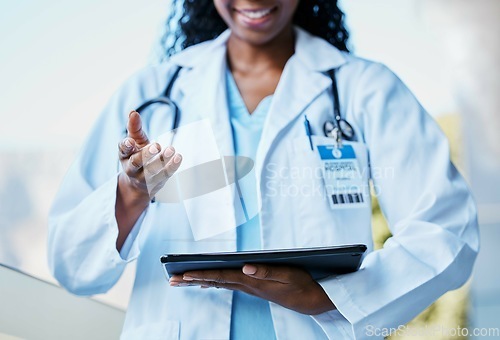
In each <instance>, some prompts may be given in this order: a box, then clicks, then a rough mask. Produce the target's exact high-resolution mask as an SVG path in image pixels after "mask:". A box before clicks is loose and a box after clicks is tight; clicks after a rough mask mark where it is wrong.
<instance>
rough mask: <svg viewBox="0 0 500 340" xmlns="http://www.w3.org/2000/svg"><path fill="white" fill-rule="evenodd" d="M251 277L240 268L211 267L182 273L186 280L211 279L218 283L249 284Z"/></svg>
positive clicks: (183, 278)
mask: <svg viewBox="0 0 500 340" xmlns="http://www.w3.org/2000/svg"><path fill="white" fill-rule="evenodd" d="M249 279H250V280H251V278H249V277H248V276H247V275H245V274H243V272H242V271H241V270H239V269H210V270H197V271H190V272H186V273H184V274H183V275H182V280H184V281H188V282H189V281H211V282H217V283H238V284H242V285H247V284H248V283H249V281H250V280H249Z"/></svg>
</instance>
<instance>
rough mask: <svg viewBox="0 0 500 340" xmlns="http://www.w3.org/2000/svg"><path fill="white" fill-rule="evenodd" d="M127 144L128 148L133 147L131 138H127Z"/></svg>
mask: <svg viewBox="0 0 500 340" xmlns="http://www.w3.org/2000/svg"><path fill="white" fill-rule="evenodd" d="M125 146H126V147H127V148H131V147H132V143H130V139H125Z"/></svg>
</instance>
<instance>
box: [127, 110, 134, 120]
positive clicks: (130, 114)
mask: <svg viewBox="0 0 500 340" xmlns="http://www.w3.org/2000/svg"><path fill="white" fill-rule="evenodd" d="M134 112H135V110H132V111H130V113H129V114H128V117H129V118H130V116H132V113H134Z"/></svg>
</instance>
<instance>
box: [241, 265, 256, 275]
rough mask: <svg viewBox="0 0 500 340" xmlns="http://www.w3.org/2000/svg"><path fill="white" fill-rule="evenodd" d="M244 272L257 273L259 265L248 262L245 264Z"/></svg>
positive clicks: (248, 273)
mask: <svg viewBox="0 0 500 340" xmlns="http://www.w3.org/2000/svg"><path fill="white" fill-rule="evenodd" d="M243 273H244V274H247V275H253V274H255V273H257V267H255V266H252V265H248V264H247V265H245V266H243Z"/></svg>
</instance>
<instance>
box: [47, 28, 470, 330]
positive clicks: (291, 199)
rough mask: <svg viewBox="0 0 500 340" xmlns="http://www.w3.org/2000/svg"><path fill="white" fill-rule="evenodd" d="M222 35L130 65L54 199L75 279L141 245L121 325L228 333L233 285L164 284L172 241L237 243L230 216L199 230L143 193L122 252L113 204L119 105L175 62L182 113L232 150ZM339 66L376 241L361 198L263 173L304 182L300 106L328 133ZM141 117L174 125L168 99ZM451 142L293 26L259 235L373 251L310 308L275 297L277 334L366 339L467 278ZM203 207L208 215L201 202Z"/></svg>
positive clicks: (384, 74) (388, 75)
mask: <svg viewBox="0 0 500 340" xmlns="http://www.w3.org/2000/svg"><path fill="white" fill-rule="evenodd" d="M228 36H229V32H228V31H226V32H225V33H223V34H222V35H221V36H220V37H219V38H217V39H215V40H214V41H210V42H205V43H202V44H199V45H197V46H194V47H191V48H188V49H186V50H185V51H183V52H181V53H179V54H177V55H176V56H174V57H173V58H171V60H170V61H169V62H168V63H165V64H162V65H160V66H155V67H148V68H146V69H144V70H142V71H141V72H139V73H138V74H136V75H135V76H133V77H132V78H131V79H129V80H128V81H127V82H126V83H125V84H124V85H123V87H122V88H121V89H120V90H119V91H118V92H117V93H116V94H115V95H114V97H113V98H112V99H111V101H110V103H109V104H108V105H107V106H106V108H105V109H104V111H103V112H102V114H101V116H100V118H99V120H98V122H97V124H96V125H95V127H94V129H93V131H92V133H91V135H90V137H89V139H88V140H87V142H86V144H85V146H84V148H83V150H82V152H81V153H80V155H79V156H78V158H77V160H76V162H75V163H74V164H73V166H72V167H71V169H70V170H69V172H68V174H67V176H66V178H65V179H64V181H63V183H62V186H61V189H60V191H59V194H58V196H57V198H56V200H55V203H54V206H53V209H52V211H51V214H50V218H49V225H50V226H49V263H50V267H51V269H52V272H53V274H54V276H55V277H56V278H57V279H58V280H59V282H60V283H61V284H62V285H63V286H64V287H65V288H66V289H67V290H69V291H70V292H73V293H75V294H79V295H80V294H81V295H91V294H99V293H104V292H106V291H107V290H108V289H109V288H111V287H112V286H113V285H114V284H115V282H116V281H117V280H118V279H119V277H120V275H121V273H122V271H123V269H124V267H125V265H126V264H127V263H128V262H130V261H132V260H135V259H137V261H138V262H137V275H136V279H135V284H134V289H133V293H132V297H131V301H130V305H129V308H128V311H127V316H126V321H125V325H124V329H123V333H122V338H123V339H177V338H181V339H228V338H229V329H230V317H231V300H232V292H231V291H228V290H222V289H219V290H215V289H198V288H196V287H186V288H172V287H170V286H169V285H168V283H167V280H166V278H165V275H164V272H163V269H162V267H161V265H160V263H159V258H160V256H161V255H162V254H164V253H166V252H170V253H172V252H174V253H175V252H182V253H185V252H216V251H235V250H236V232H235V230H231V231H229V232H225V233H223V234H222V235H218V236H215V237H213V238H209V239H205V240H201V241H198V242H194V240H193V235H192V233H191V230H190V228H189V223H188V220H187V217H186V212H185V209H184V208H183V205H182V203H179V204H161V203H152V204H151V205H150V206H149V208H148V209H147V210H146V211H145V212H144V213H143V215H142V216H141V218H140V219H139V221H138V222H137V224H136V226H135V227H134V229H133V231H132V233H131V234H130V236H129V237H128V239H127V241H126V244H125V246H124V248H123V250H122V252H121V254H120V253H118V252H117V250H116V248H115V242H116V237H117V233H118V229H117V223H116V220H115V213H114V208H115V199H116V186H117V174H118V172H119V170H120V168H119V165H118V164H119V163H118V159H117V157H118V156H117V151H118V150H117V144H118V142H119V141H120V140H121V139H123V138H124V135H123V132H124V129H125V126H126V122H127V118H128V113H129V112H130V110H132V109H134V108H136V107H138V106H139V105H140V104H141V103H143V102H144V101H146V100H147V99H150V98H153V97H156V96H158V95H159V94H160V93H162V91H163V90H164V88H165V86H166V83H167V81H168V80H169V78H170V75H171V74H172V72H173V70H174V67H173V66H174V65H182V66H183V67H184V68H183V70H182V71H181V74H180V76H179V78H178V80H177V81H176V83H175V86H174V89H173V92H172V98H173V99H174V100H175V101H176V102H177V103H178V105H179V106H180V108H181V111H182V116H181V121H180V125H181V126H182V125H183V124H185V123H186V122H190V121H196V120H198V119H202V118H208V119H209V120H210V122H211V124H212V126H213V130H214V132H215V135H216V140H217V144H218V147H219V149H220V151H221V154H222V155H232V154H233V153H234V151H233V141H232V133H231V126H230V122H229V119H228V109H227V101H226V97H225V73H224V72H225V68H226V58H225V53H226V47H225V46H226V45H225V42H226V39H227V38H228ZM332 68H339V71H338V72H337V81H338V86H339V93H340V102H341V109H342V113H343V115H344V117H345V118H346V119H347V121H349V122H350V123H351V125H352V126H353V127H354V129H355V131H356V134H357V136H358V140H359V142H362V143H364V144H365V145H366V147H367V149H368V154H367V155H363V153H362V152H361V153H360V155H359V156H360V162H361V163H362V164H361V166H362V168H363V169H368V171H366V172H365V175H366V176H365V180H368V177H369V176H371V177H372V179H373V181H374V184H375V186H376V187H377V188H378V190H379V201H380V205H381V207H382V210H383V212H384V215H385V216H386V218H387V221H388V224H389V227H390V229H391V231H392V233H393V235H394V236H393V237H391V238H390V239H389V240H388V241H387V242H386V243H385V245H384V248H383V249H381V250H378V251H373V246H372V234H371V224H370V216H371V209H370V207H367V208H365V209H357V210H346V211H332V210H331V209H330V208H329V205H328V203H327V202H326V201H325V200H324V199H323V198H322V197H317V196H313V197H311V196H310V195H276V194H275V193H276V192H275V191H273V190H275V189H276V188H275V187H273V185H269V182H270V179H273V180H276V177H275V175H276V172H275V169H276V167H277V168H280V169H281V170H282V171H281V172H280V177H279V179H278V182H280V184H283V183H285V184H288V185H290V184H298V185H300V183H295V182H296V181H299V182H300V181H301V180H303V179H300V178H299V179H296V178H293V176H287V174H289V172H290V171H291V170H290V169H291V168H292V167H296V168H298V169H301V168H303V167H308V166H311V164H317V162H318V161H319V160H318V158H316V156H315V155H314V153H312V152H311V151H310V148H309V144H308V140H307V138H306V136H305V131H304V125H303V120H304V119H303V115H304V114H307V117H308V119H309V120H310V122H311V126H312V130H313V132H314V133H315V134H316V135H318V136H320V135H322V125H323V123H324V121H325V120H327V119H331V117H332V111H333V110H332V96H331V80H330V78H329V77H328V75H326V74H325V71H327V70H329V69H332ZM143 119H144V120H145V123H144V126H145V128H146V130H147V133H148V135H149V136H151V138H152V139H154V138H155V136H157V135H158V134H160V133H161V132H162V131H164V128H165V126H170V125H171V120H170V118H169V117H167V116H166V115H162V114H161V109H157V111H155V115H153V116H151V115H149V114H146V115H145V116H144V118H143ZM160 127H162V129H163V130H161V129H160ZM314 138H315V142H321V141H323V140H324V137H316V136H315V137H314ZM327 142H328V140H327ZM306 151H309V152H306ZM449 156H450V155H449V146H448V142H447V140H446V138H445V136H444V135H443V133H442V132H441V130H440V129H439V127H438V126H437V124H436V123H435V122H434V121H433V119H432V118H431V117H429V116H428V115H427V113H426V112H425V111H424V109H423V108H422V107H421V106H420V104H419V103H418V102H417V100H416V99H415V97H414V96H413V95H412V94H411V92H410V91H409V90H408V89H407V88H406V87H405V85H404V84H403V83H402V82H401V81H400V80H399V79H398V78H397V77H396V76H395V75H394V74H393V73H392V72H391V71H390V70H389V69H387V68H386V67H385V66H383V65H381V64H379V63H374V62H370V61H366V60H363V59H360V58H357V57H354V56H352V55H349V54H346V53H343V52H340V51H338V50H337V49H336V48H334V47H332V46H331V45H330V44H328V43H327V42H325V41H324V40H322V39H319V38H317V37H313V36H311V35H309V34H308V33H307V32H305V31H303V30H301V29H299V28H296V50H295V54H294V55H293V56H292V57H291V58H290V60H289V61H288V62H287V64H286V67H285V69H284V71H283V74H282V78H281V80H280V82H279V85H278V87H277V89H276V92H275V95H274V99H273V102H272V105H271V107H270V111H269V113H268V117H267V120H266V122H265V126H264V130H263V133H262V139H261V141H260V145H259V147H258V152H257V157H256V160H255V171H256V174H257V182H258V188H259V191H260V195H259V197H260V199H261V201H262V211H261V213H260V219H261V225H262V245H263V248H265V249H273V248H295V247H311V246H326V245H339V244H354V243H364V244H367V245H368V248H369V254H368V255H367V256H366V258H365V259H364V262H363V265H362V268H361V270H359V271H358V272H355V273H352V274H347V275H338V276H332V277H329V278H327V279H324V280H321V281H320V284H321V286H322V287H323V288H324V290H325V291H326V293H327V294H328V296H329V297H330V298H331V300H332V301H333V303H334V304H335V305H336V306H337V308H338V310H336V311H332V312H327V313H324V314H321V315H317V316H307V315H302V314H299V313H296V312H294V311H291V310H288V309H286V308H283V307H281V306H279V305H277V304H274V303H271V313H272V316H273V322H274V326H275V331H276V335H277V337H278V338H279V339H311V338H330V339H333V338H335V339H339V338H358V339H362V338H365V337H367V335H370V334H373V333H369V330H370V329H371V330H372V331H373V330H374V329H375V330H377V329H381V328H382V327H397V326H398V325H401V324H404V323H406V322H408V321H409V320H411V319H412V318H413V317H414V316H416V315H417V314H418V313H419V312H421V311H422V310H423V309H424V308H425V307H427V306H428V305H429V304H431V303H432V302H433V301H434V300H436V299H437V298H438V297H439V296H440V295H442V294H443V293H445V292H447V291H449V290H452V289H456V288H458V287H460V286H461V285H462V284H463V283H464V282H465V281H466V280H467V279H468V278H469V276H470V273H471V270H472V267H473V263H474V260H475V258H476V254H477V252H478V248H479V244H478V227H477V222H476V208H475V206H474V203H473V200H472V198H471V195H470V193H469V190H468V188H467V186H466V184H465V182H464V180H463V179H462V177H461V176H460V174H459V173H458V172H457V170H456V169H455V167H454V166H453V165H452V164H451V163H450V160H449ZM270 165H272V166H270ZM381 172H382V174H381ZM384 172H385V174H384ZM294 181H295V182H294ZM317 181H318V182H317V183H316V184H318V185H322V184H321V181H320V180H319V179H317ZM274 184H276V182H274ZM199 214H200V216H203V215H202V214H204V211H203V209H200V211H199ZM228 214H231V211H230V209H228Z"/></svg>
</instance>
